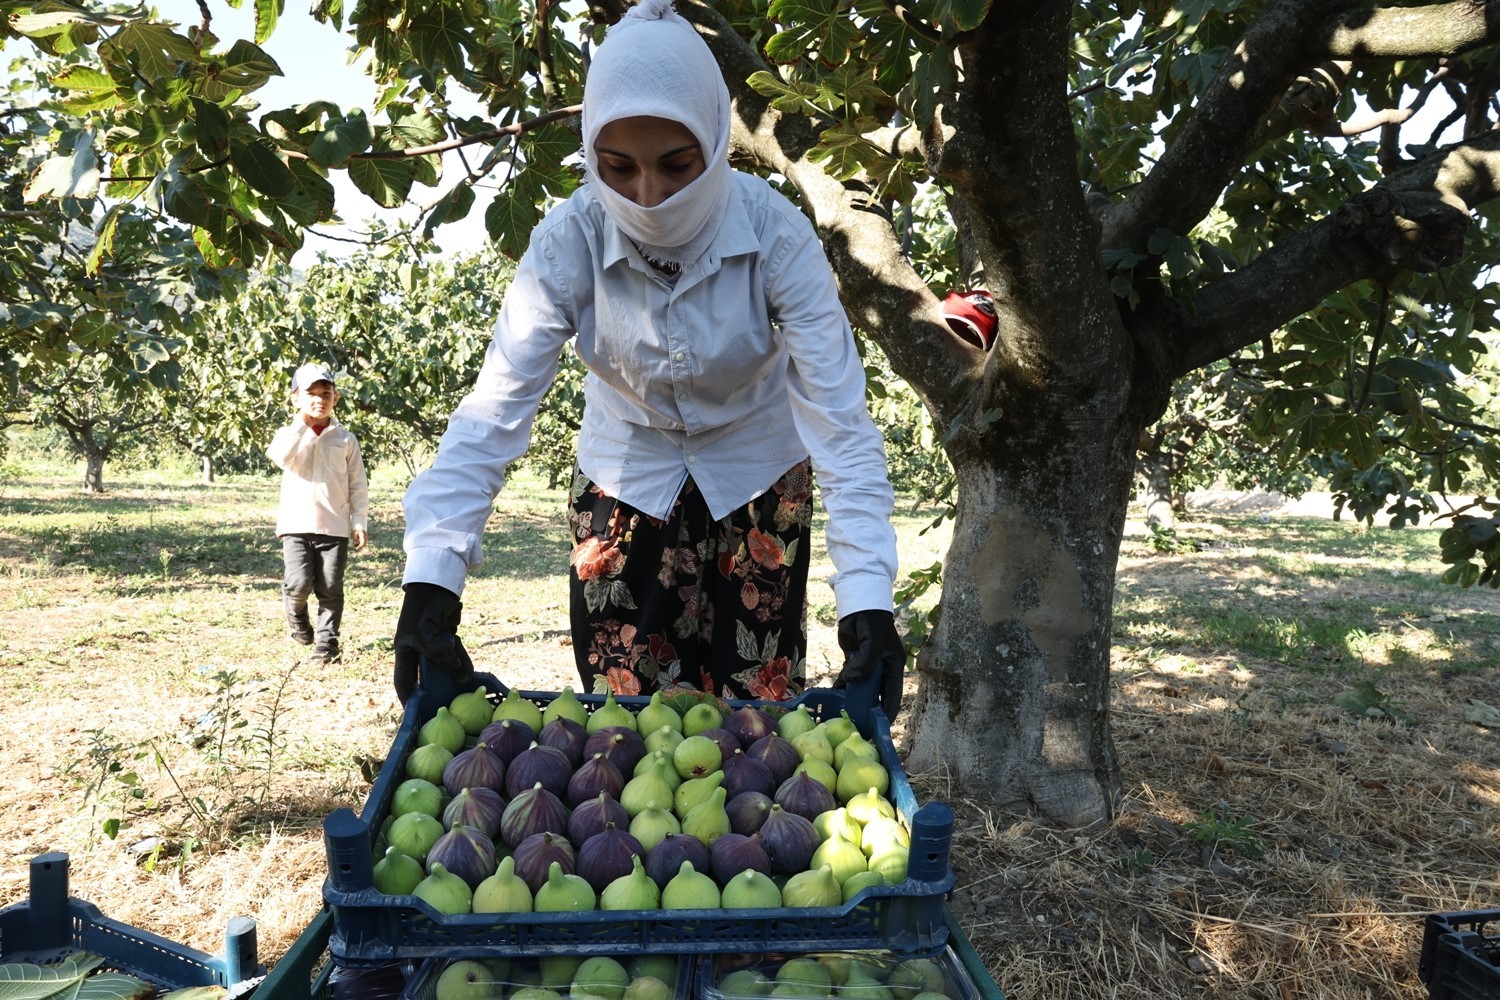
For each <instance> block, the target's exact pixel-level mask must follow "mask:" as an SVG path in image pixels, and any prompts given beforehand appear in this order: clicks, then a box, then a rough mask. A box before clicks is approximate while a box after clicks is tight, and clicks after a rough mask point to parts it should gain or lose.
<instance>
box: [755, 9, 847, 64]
mask: <svg viewBox="0 0 1500 1000" xmlns="http://www.w3.org/2000/svg"><path fill="white" fill-rule="evenodd" d="M767 13H768V14H769V16H770V18H771V20H773V21H774V22H776V23H777V24H779V25H781V27H782V30H781V31H779V32H777V33H776V34H774V35H772V36H771V37H770V38H769V39H768V40H767V41H766V57H767V58H768V59H770V60H771V61H772V62H777V63H792V62H796V61H797V60H798V59H800V58H802V57H803V56H805V55H810V54H812V53H816V54H817V56H818V58H819V59H820V60H822V61H823V62H825V63H827V64H828V65H831V66H837V65H839V64H841V63H842V62H843V61H844V60H845V59H847V58H848V57H849V46H850V44H851V43H852V42H853V41H854V39H855V37H856V31H855V27H854V22H853V21H851V20H850V19H849V18H848V17H847V16H846V15H845V14H844V12H843V10H842V8H841V7H840V6H839V3H838V0H771V6H770V8H769V10H768V11H767Z"/></svg>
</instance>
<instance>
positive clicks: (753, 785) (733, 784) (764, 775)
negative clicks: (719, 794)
mask: <svg viewBox="0 0 1500 1000" xmlns="http://www.w3.org/2000/svg"><path fill="white" fill-rule="evenodd" d="M723 788H724V794H726V795H728V796H729V797H730V798H731V799H733V798H734V797H735V796H736V795H739V794H740V793H741V792H760V793H761V794H762V795H770V794H771V793H772V792H774V791H775V790H776V779H775V778H773V777H772V776H771V767H770V765H769V764H767V763H766V762H765V761H763V760H757V759H756V758H754V757H751V756H750V755H749V754H747V753H745V751H743V750H739V749H736V750H735V751H734V753H733V754H731V755H730V756H728V757H726V758H724V782H723Z"/></svg>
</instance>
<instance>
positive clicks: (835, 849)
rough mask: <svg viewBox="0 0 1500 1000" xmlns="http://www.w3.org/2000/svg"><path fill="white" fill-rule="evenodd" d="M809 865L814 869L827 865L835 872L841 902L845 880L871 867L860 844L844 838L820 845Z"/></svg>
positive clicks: (836, 838)
mask: <svg viewBox="0 0 1500 1000" xmlns="http://www.w3.org/2000/svg"><path fill="white" fill-rule="evenodd" d="M808 864H809V865H810V866H811V867H813V868H821V867H823V866H824V865H827V866H828V867H829V868H830V869H831V870H832V871H833V877H834V878H836V879H838V882H839V886H840V893H841V894H840V899H841V900H842V886H843V884H844V880H845V879H847V878H849V876H851V875H855V874H858V873H859V872H862V871H868V870H869V865H868V864H866V863H865V852H864V851H861V850H860V849H859V845H858V844H851V843H849V841H847V840H845V839H843V838H842V837H834V838H833V839H831V840H825V841H823V842H822V843H821V844H819V845H818V849H817V850H815V851H813V856H812V860H811V861H809V862H808Z"/></svg>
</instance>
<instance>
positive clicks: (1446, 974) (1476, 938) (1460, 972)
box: [1417, 910, 1500, 1000]
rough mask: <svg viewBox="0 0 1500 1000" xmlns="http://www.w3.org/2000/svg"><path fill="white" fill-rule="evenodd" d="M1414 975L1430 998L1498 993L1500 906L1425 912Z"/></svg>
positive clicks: (1480, 999) (1454, 999) (1487, 997)
mask: <svg viewBox="0 0 1500 1000" xmlns="http://www.w3.org/2000/svg"><path fill="white" fill-rule="evenodd" d="M1417 976H1418V978H1420V979H1421V980H1422V982H1424V983H1426V984H1427V996H1428V998H1429V1000H1495V998H1496V997H1500V910H1471V911H1468V912H1463V913H1432V914H1428V916H1427V922H1426V925H1425V927H1424V929H1423V933H1422V954H1421V957H1420V958H1419V959H1418V961H1417Z"/></svg>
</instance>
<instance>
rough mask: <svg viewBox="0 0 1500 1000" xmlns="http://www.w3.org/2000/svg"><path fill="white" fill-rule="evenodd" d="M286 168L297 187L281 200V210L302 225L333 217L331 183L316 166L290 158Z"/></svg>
mask: <svg viewBox="0 0 1500 1000" xmlns="http://www.w3.org/2000/svg"><path fill="white" fill-rule="evenodd" d="M287 168H288V169H289V170H290V171H291V173H292V178H293V179H294V180H295V182H296V185H297V189H296V191H295V192H294V193H293V194H291V195H290V196H288V197H286V198H283V199H282V200H281V202H280V204H281V208H282V210H283V211H284V212H286V214H287V215H289V216H291V217H292V218H293V219H295V220H296V221H297V222H299V223H300V224H302V225H304V226H310V225H313V224H314V223H317V222H325V221H327V220H328V219H331V218H333V202H334V192H333V185H332V184H331V183H329V180H328V178H327V177H324V176H323V174H322V173H321V172H320V171H319V170H318V167H317V166H316V165H315V164H312V163H310V162H308V161H307V160H291V161H289V162H288V163H287Z"/></svg>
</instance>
